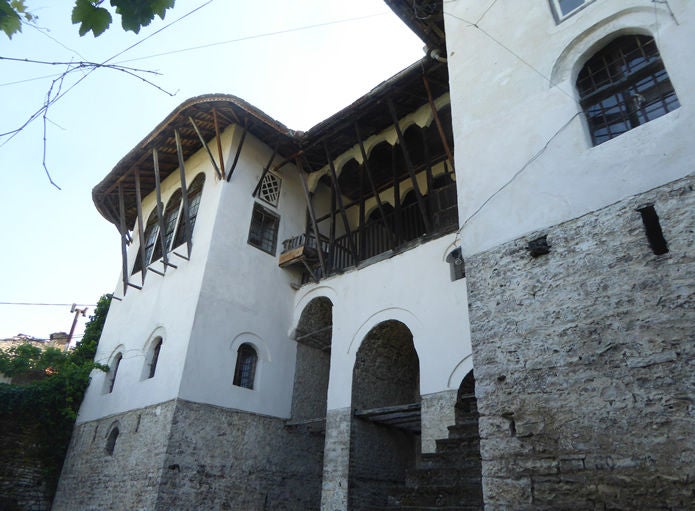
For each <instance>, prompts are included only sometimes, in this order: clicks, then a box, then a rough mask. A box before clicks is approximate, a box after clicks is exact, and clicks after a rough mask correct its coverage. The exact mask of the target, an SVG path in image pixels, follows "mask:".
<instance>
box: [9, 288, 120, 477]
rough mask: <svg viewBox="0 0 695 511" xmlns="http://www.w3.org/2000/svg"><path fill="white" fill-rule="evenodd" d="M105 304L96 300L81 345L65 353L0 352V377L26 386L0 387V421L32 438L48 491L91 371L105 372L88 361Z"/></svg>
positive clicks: (24, 346)
mask: <svg viewBox="0 0 695 511" xmlns="http://www.w3.org/2000/svg"><path fill="white" fill-rule="evenodd" d="M110 304H111V299H110V297H108V296H106V295H104V296H102V297H101V298H100V299H99V301H98V303H97V306H96V309H95V311H94V314H93V315H91V316H90V317H89V322H88V323H87V325H86V326H85V332H84V336H83V337H82V341H81V342H80V343H79V344H78V345H77V347H76V348H75V349H73V350H71V351H68V352H63V351H61V350H58V349H53V348H48V349H46V350H41V349H39V348H37V347H35V346H32V345H30V344H22V345H19V346H15V347H13V348H11V349H10V350H8V351H7V352H0V371H1V372H3V373H5V374H6V375H8V376H12V377H14V379H20V380H21V381H26V382H27V383H23V384H6V383H0V421H1V422H2V423H3V424H6V423H7V422H8V421H9V422H11V423H12V424H13V426H14V427H16V428H19V429H20V430H31V431H36V432H37V433H36V434H37V437H36V439H35V443H36V447H37V449H38V452H39V453H40V458H41V462H42V465H43V467H44V472H45V476H46V480H47V482H48V484H49V487H50V488H52V489H55V485H56V484H57V482H58V476H59V475H60V470H61V468H62V465H63V459H64V457H65V453H66V451H67V448H68V444H69V442H70V436H71V434H72V428H73V425H74V423H75V419H76V418H77V412H78V411H79V407H80V404H81V402H82V397H83V396H84V392H85V390H86V389H87V386H88V385H89V375H90V373H91V372H92V370H93V369H101V370H104V371H106V370H108V368H107V367H106V366H103V365H100V364H97V363H95V362H94V355H95V353H96V349H97V344H98V342H99V337H100V336H101V331H102V329H103V327H104V322H105V321H106V315H107V313H108V310H109V306H110ZM37 376H39V377H38V378H37ZM24 377H28V378H24Z"/></svg>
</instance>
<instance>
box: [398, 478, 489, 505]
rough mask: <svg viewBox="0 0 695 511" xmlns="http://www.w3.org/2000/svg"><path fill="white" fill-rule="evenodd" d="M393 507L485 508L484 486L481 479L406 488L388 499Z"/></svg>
mask: <svg viewBox="0 0 695 511" xmlns="http://www.w3.org/2000/svg"><path fill="white" fill-rule="evenodd" d="M388 502H389V506H390V507H391V508H392V509H412V508H418V507H420V508H422V507H425V508H428V507H430V508H433V509H448V508H456V507H466V506H468V507H471V509H481V510H482V508H483V488H482V485H481V484H480V481H471V482H466V483H463V484H460V485H458V486H456V487H453V488H452V487H449V486H426V487H419V488H404V489H401V490H397V491H394V492H393V494H392V495H391V496H389V499H388Z"/></svg>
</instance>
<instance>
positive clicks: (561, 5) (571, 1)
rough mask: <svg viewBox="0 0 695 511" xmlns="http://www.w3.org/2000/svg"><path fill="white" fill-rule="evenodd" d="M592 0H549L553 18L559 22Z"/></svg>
mask: <svg viewBox="0 0 695 511" xmlns="http://www.w3.org/2000/svg"><path fill="white" fill-rule="evenodd" d="M593 1H594V0H550V7H551V8H552V9H553V15H554V16H555V20H556V21H557V22H558V23H560V22H561V21H564V20H565V19H567V18H568V17H570V16H572V15H573V14H574V13H575V12H577V11H579V10H580V9H581V8H583V7H584V6H586V5H588V4H590V3H591V2H593Z"/></svg>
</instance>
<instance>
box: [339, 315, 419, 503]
mask: <svg viewBox="0 0 695 511" xmlns="http://www.w3.org/2000/svg"><path fill="white" fill-rule="evenodd" d="M352 406H353V408H354V410H355V411H354V416H353V419H352V430H351V438H352V441H351V445H350V471H349V473H350V476H349V499H350V509H352V510H360V509H370V508H372V507H380V506H385V505H386V503H387V499H388V495H389V494H391V493H392V490H393V488H394V487H398V486H403V484H404V482H405V476H406V471H407V470H409V469H412V468H414V467H415V461H416V457H417V453H418V451H419V448H418V447H419V438H420V371H419V359H418V356H417V353H416V351H415V346H414V344H413V336H412V333H411V332H410V330H409V329H408V327H407V326H406V325H404V324H403V323H401V322H399V321H394V320H390V321H385V322H382V323H380V324H378V325H377V326H375V327H374V328H372V329H371V330H370V331H369V333H368V334H367V335H366V337H365V338H364V340H363V341H362V344H361V346H360V348H359V350H358V351H357V356H356V359H355V366H354V369H353V373H352Z"/></svg>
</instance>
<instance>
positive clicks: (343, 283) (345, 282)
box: [293, 235, 472, 410]
mask: <svg viewBox="0 0 695 511" xmlns="http://www.w3.org/2000/svg"><path fill="white" fill-rule="evenodd" d="M452 241H453V235H448V236H444V237H442V238H439V239H437V240H434V241H431V242H429V243H426V244H424V245H420V246H418V247H416V248H414V249H412V250H409V251H407V252H404V253H402V254H399V255H397V256H395V257H392V258H390V259H387V260H385V261H381V262H378V263H376V264H372V265H370V266H367V267H365V268H362V269H360V270H351V271H348V272H346V273H344V274H343V275H338V276H334V277H331V278H328V279H325V280H323V281H321V282H320V283H319V284H312V285H309V286H305V287H303V288H302V289H300V290H299V291H298V293H297V297H296V302H295V308H294V313H293V315H294V320H293V325H294V326H296V325H297V323H298V321H299V318H300V316H301V313H302V311H303V310H304V308H305V307H306V305H307V304H308V303H309V302H310V301H311V300H313V299H314V298H317V297H320V296H325V297H327V298H329V299H330V300H331V301H332V302H333V337H332V342H331V374H330V380H329V385H328V409H329V410H331V409H340V408H344V407H349V406H350V403H351V400H352V397H351V396H352V370H353V366H354V364H355V356H356V354H357V350H358V349H359V347H360V345H361V343H362V340H363V339H364V337H365V336H366V335H367V334H368V333H369V331H370V330H371V329H372V328H373V327H375V326H376V325H378V324H379V323H381V322H383V321H388V320H397V321H401V322H402V323H404V324H405V325H407V326H408V328H409V329H410V331H411V332H412V334H413V343H414V345H415V350H416V351H417V354H418V357H419V359H420V394H421V395H423V396H424V395H427V394H433V393H437V392H441V391H446V390H455V389H458V387H459V385H460V383H461V380H462V379H463V377H464V376H465V375H466V373H467V372H468V371H469V370H470V369H472V361H471V357H470V354H471V345H470V333H469V328H468V302H467V298H466V284H465V280H457V281H453V282H452V281H451V279H450V274H449V264H448V263H446V262H445V260H444V259H445V258H446V255H447V254H448V253H449V251H450V249H451V243H452Z"/></svg>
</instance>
